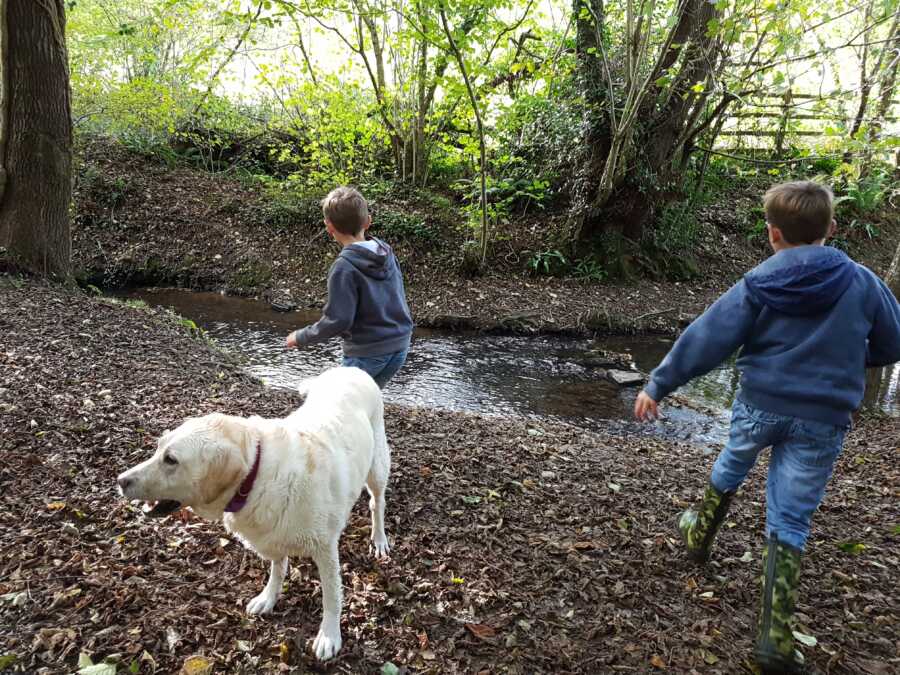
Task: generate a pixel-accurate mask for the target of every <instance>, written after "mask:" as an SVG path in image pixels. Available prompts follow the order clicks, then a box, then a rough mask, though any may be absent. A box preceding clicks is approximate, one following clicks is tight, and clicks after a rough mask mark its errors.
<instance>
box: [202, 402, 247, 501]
mask: <svg viewBox="0 0 900 675" xmlns="http://www.w3.org/2000/svg"><path fill="white" fill-rule="evenodd" d="M215 429H216V432H217V433H216V435H217V436H218V437H219V438H218V439H217V440H218V441H219V443H218V444H217V445H218V447H217V448H216V451H215V454H214V455H213V456H212V457H211V458H210V462H209V468H208V470H207V472H206V476H204V478H203V482H202V484H201V489H200V492H201V494H200V496H201V498H202V499H203V503H204V504H213V503H215V502H217V501H218V500H219V499H221V498H222V496H223V495H224V494H225V492H227V491H233V490H235V489H236V488H237V484H238V482H239V481H240V479H241V476H242V475H244V474H245V473H246V472H247V471H249V469H250V465H249V460H248V456H249V453H248V451H247V446H248V445H249V443H250V435H249V433H248V432H247V430H246V429H245V428H244V426H243V425H242V424H239V423H237V421H236V420H235V419H233V418H229V417H227V416H225V415H222V416H221V417H217V418H216V419H215Z"/></svg>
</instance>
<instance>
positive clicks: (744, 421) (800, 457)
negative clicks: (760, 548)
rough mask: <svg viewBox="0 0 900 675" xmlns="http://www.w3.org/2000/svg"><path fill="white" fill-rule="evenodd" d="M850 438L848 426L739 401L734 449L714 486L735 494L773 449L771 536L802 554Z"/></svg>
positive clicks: (723, 456) (725, 454)
mask: <svg viewBox="0 0 900 675" xmlns="http://www.w3.org/2000/svg"><path fill="white" fill-rule="evenodd" d="M846 433H847V427H845V426H839V425H832V424H825V423H823V422H816V421H812V420H806V419H800V418H798V417H791V416H788V415H779V414H777V413H772V412H768V411H765V410H760V409H758V408H754V407H752V406H750V405H747V404H746V403H744V402H743V401H741V400H736V401H735V403H734V406H733V408H732V416H731V431H730V432H729V437H728V444H727V445H726V446H725V449H724V450H722V452H721V453H720V454H719V457H718V458H717V459H716V463H715V465H714V466H713V470H712V476H710V482H712V484H713V487H715V488H716V489H717V490H719V491H720V492H733V491H734V490H736V489H737V488H738V487H739V486H740V485H741V483H743V482H744V479H745V478H746V477H747V474H748V473H749V472H750V469H752V468H753V465H754V464H755V463H756V458H757V457H759V453H760V451H761V450H763V449H764V448H767V447H771V448H772V454H771V457H770V459H769V476H768V479H767V481H766V535H767V536H768V537H773V536H774V537H776V538H777V539H778V540H779V541H781V542H782V543H785V544H787V545H788V546H792V547H794V548H796V549H799V550H801V551H802V550H803V549H804V547H805V546H806V539H807V538H808V537H809V528H810V523H811V521H812V516H813V513H814V512H815V510H816V508H818V506H819V504H820V503H821V502H822V497H823V496H824V495H825V485H826V484H827V483H828V480H829V479H830V478H831V474H832V472H833V471H834V464H835V462H836V461H837V458H838V455H840V453H841V447H842V446H843V443H844V436H845V435H846Z"/></svg>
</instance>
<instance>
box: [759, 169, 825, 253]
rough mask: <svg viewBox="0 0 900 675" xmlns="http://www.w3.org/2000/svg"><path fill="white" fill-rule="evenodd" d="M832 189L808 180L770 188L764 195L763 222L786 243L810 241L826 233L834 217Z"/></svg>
mask: <svg viewBox="0 0 900 675" xmlns="http://www.w3.org/2000/svg"><path fill="white" fill-rule="evenodd" d="M833 199H834V197H833V195H832V194H831V190H830V189H829V188H828V187H827V186H825V185H821V184H820V183H815V182H813V181H811V180H801V181H794V182H792V183H782V184H781V185H775V186H773V187H770V188H769V189H768V191H767V192H766V194H765V196H764V197H763V207H764V208H765V211H766V222H767V223H769V225H774V226H775V227H777V228H778V229H779V230H781V233H782V234H783V235H784V239H785V241H787V243H789V244H794V245H796V244H812V243H813V242H815V241H818V240H819V239H824V238H825V237H827V236H828V232H829V230H830V229H831V223H832V221H833V220H834V201H833Z"/></svg>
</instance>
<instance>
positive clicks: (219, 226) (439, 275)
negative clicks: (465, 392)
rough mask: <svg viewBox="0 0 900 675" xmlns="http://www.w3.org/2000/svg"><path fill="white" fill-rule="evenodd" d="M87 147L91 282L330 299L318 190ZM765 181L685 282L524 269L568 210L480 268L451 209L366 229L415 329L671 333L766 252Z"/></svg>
mask: <svg viewBox="0 0 900 675" xmlns="http://www.w3.org/2000/svg"><path fill="white" fill-rule="evenodd" d="M80 154H81V158H80V168H79V177H78V181H77V184H76V190H75V204H76V217H75V222H74V224H73V242H72V246H73V260H74V264H75V267H76V269H77V270H78V276H79V278H80V280H81V282H82V283H83V284H85V285H86V284H92V285H94V286H97V287H99V288H104V289H107V288H125V287H129V286H154V285H158V286H167V285H168V286H179V287H183V288H186V289H192V290H210V291H224V292H226V293H228V294H232V295H240V296H247V297H257V298H260V299H263V300H265V301H267V302H273V303H276V304H287V305H295V306H297V307H299V308H320V307H321V306H322V304H323V303H324V300H325V297H326V283H325V282H326V276H327V272H328V268H329V266H330V265H331V263H332V261H333V260H334V257H335V256H336V255H337V253H338V249H337V248H336V245H335V244H334V243H333V242H330V241H328V240H327V238H326V237H325V236H324V230H323V227H322V222H321V211H320V209H319V207H318V205H317V204H316V203H315V200H313V199H308V200H305V201H302V202H301V203H300V205H299V206H298V205H293V206H291V207H290V208H288V207H286V206H285V205H284V204H280V203H279V202H277V201H276V200H273V199H272V198H271V197H270V196H267V195H266V194H265V193H264V192H263V191H262V190H261V189H259V188H258V187H254V186H252V185H248V184H247V183H246V182H242V181H240V180H237V179H236V178H234V177H232V176H224V175H215V174H209V173H205V172H202V171H198V170H193V169H188V168H185V167H174V168H172V167H168V166H166V165H163V164H160V163H158V162H154V161H152V160H150V159H148V158H146V157H142V156H139V155H136V154H134V153H130V152H128V151H127V150H125V149H124V148H123V147H122V146H119V145H116V144H114V143H109V142H104V141H99V140H94V141H92V142H90V143H88V144H87V145H86V146H84V147H82V149H81V151H80ZM764 189H765V185H759V186H752V187H750V188H747V189H744V190H741V191H737V192H736V193H734V194H731V193H729V194H726V195H723V196H722V201H721V203H713V204H708V205H705V206H703V207H701V208H699V209H698V212H697V214H696V220H697V228H698V234H697V237H696V241H695V243H694V244H693V247H692V249H691V251H689V252H688V253H687V254H688V255H689V257H690V258H691V264H690V266H691V268H692V269H693V270H694V273H693V276H692V278H690V279H689V280H685V279H682V280H679V279H666V278H665V277H664V276H660V275H657V278H649V277H647V276H642V275H641V274H635V275H634V276H633V277H632V278H631V279H630V280H614V279H610V278H607V279H605V280H602V281H599V282H597V281H589V280H585V279H577V278H572V277H555V276H534V275H532V274H529V273H528V271H527V270H528V261H529V260H530V259H532V257H533V256H535V255H542V254H552V253H553V251H555V250H556V249H558V248H560V247H561V246H562V245H561V244H560V243H559V242H558V241H555V239H554V237H555V234H554V233H558V232H559V231H560V227H561V221H562V220H564V218H565V213H540V214H536V215H534V216H530V217H528V218H521V219H513V221H512V222H510V223H506V224H499V225H498V226H497V227H496V228H495V231H494V237H495V239H496V241H495V242H494V244H493V245H492V249H491V258H490V261H489V265H488V269H487V271H486V272H485V274H484V275H482V276H480V277H477V278H469V277H466V276H464V275H462V274H461V273H460V268H461V260H462V254H461V251H462V246H463V242H464V241H465V238H466V229H465V227H463V219H462V218H461V217H460V214H459V213H458V212H457V211H454V210H452V209H450V210H448V208H447V207H446V205H445V206H441V205H440V204H438V203H436V202H435V201H434V200H431V201H429V200H428V199H426V198H424V197H422V196H419V197H416V196H407V197H399V196H386V197H383V198H382V197H379V198H377V199H374V200H373V222H374V224H373V228H372V230H371V231H372V233H373V234H374V235H375V236H379V237H382V238H384V239H385V240H386V241H388V243H390V244H391V245H392V246H393V247H394V249H395V250H396V252H397V256H398V259H399V261H400V264H401V266H402V268H403V271H404V278H405V281H406V289H407V295H408V299H409V304H410V307H411V310H412V312H413V315H414V319H415V320H416V323H417V324H418V325H419V326H422V327H431V328H447V329H457V330H458V329H466V330H478V331H500V332H506V333H510V332H514V333H525V334H535V333H541V334H566V335H576V336H590V335H609V334H634V333H657V334H666V335H670V336H671V335H674V334H676V333H677V332H678V331H679V330H681V329H682V328H683V327H684V326H685V325H687V324H688V323H689V322H690V321H691V320H692V319H693V318H694V317H696V316H697V315H698V314H699V313H700V312H702V311H703V309H704V308H705V307H706V306H708V305H709V303H711V302H712V301H713V300H714V299H715V298H716V297H718V295H720V294H721V293H722V292H724V291H725V290H726V289H727V288H728V287H729V286H731V285H732V284H733V283H734V282H735V281H736V280H737V279H739V278H740V276H741V275H742V274H743V273H744V272H746V271H747V270H749V269H751V268H752V267H754V266H755V265H756V264H758V263H759V262H760V261H761V260H763V259H764V258H765V257H766V256H767V255H768V249H767V248H766V246H765V245H764V244H763V242H762V241H761V240H760V239H759V237H755V236H752V233H751V230H750V227H751V225H752V224H753V222H754V219H755V218H756V217H757V216H755V215H753V213H754V209H756V208H758V206H759V203H760V199H761V195H762V192H763V191H764ZM445 201H446V200H445ZM885 217H886V218H888V219H887V220H885V222H883V223H880V224H879V228H880V234H879V237H878V238H877V239H872V240H869V239H865V238H863V239H860V240H858V241H856V240H855V241H854V242H853V246H854V251H853V253H854V256H855V257H856V258H857V259H858V260H860V261H861V262H863V263H865V264H867V265H868V266H870V267H871V268H872V269H873V270H875V271H876V272H877V273H883V272H884V271H885V270H886V269H887V266H888V265H889V264H890V260H891V256H892V254H893V251H894V250H895V247H896V241H897V239H898V238H900V220H897V219H896V217H895V215H894V213H893V211H889V212H888V213H887V215H886V216H885ZM891 218H893V219H891ZM673 255H674V256H675V257H682V255H683V254H681V253H677V254H673ZM669 257H671V256H669Z"/></svg>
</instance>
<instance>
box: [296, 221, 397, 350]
mask: <svg viewBox="0 0 900 675" xmlns="http://www.w3.org/2000/svg"><path fill="white" fill-rule="evenodd" d="M373 241H374V242H375V243H377V244H378V250H377V251H370V250H369V249H367V248H366V247H364V246H358V245H356V244H351V245H350V246H345V247H344V249H343V250H342V251H341V253H340V255H339V256H338V258H337V260H335V261H334V264H333V265H332V266H331V271H329V273H328V302H327V303H326V304H325V309H324V310H322V318H321V319H319V320H318V321H317V322H316V323H314V324H313V325H312V326H307V327H306V328H301V329H300V330H298V331H296V332H295V333H294V336H295V338H296V340H297V344H298V345H301V346H305V345H310V344H313V343H316V342H324V341H325V340H328V339H330V338H333V337H335V336H338V335H340V336H341V337H342V338H343V341H344V356H383V355H385V354H393V353H394V352H399V351H401V350H403V349H406V348H407V347H409V343H410V339H411V338H412V330H413V322H412V317H411V316H410V313H409V307H408V306H407V304H406V292H405V291H404V289H403V275H402V274H401V273H400V266H399V265H398V264H397V259H396V257H394V252H393V251H392V250H391V247H390V246H388V245H387V244H385V243H384V242H383V241H381V240H379V239H374V238H373Z"/></svg>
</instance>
